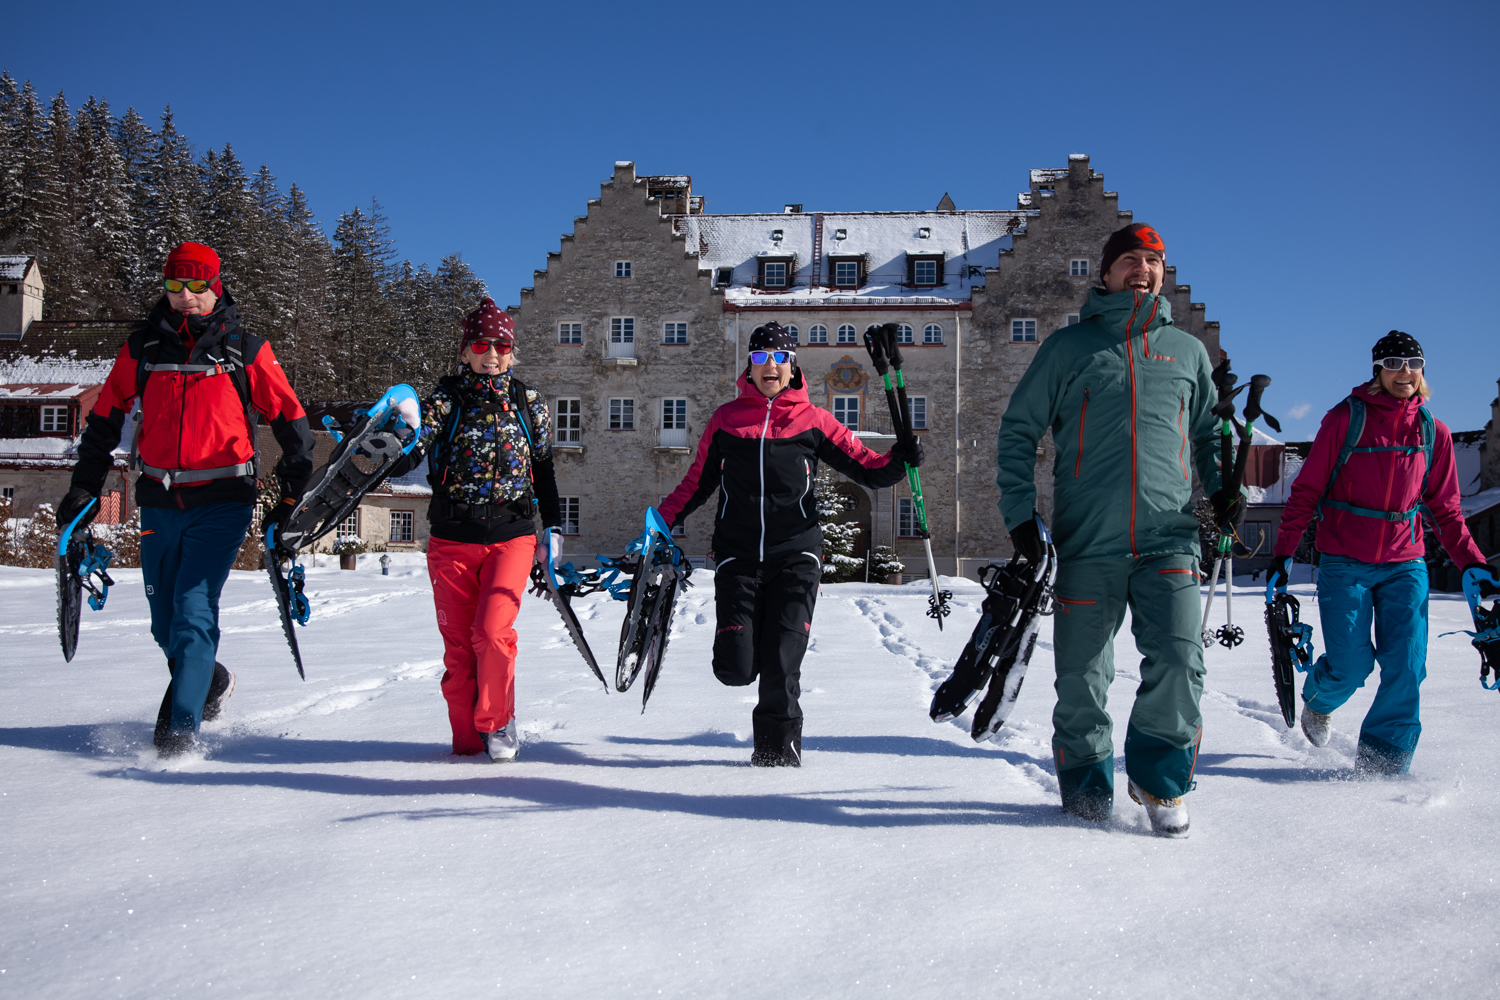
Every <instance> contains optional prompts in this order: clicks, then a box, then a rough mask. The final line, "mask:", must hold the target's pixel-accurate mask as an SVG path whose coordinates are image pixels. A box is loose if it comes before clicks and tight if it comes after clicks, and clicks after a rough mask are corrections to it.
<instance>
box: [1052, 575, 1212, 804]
mask: <svg viewBox="0 0 1500 1000" xmlns="http://www.w3.org/2000/svg"><path fill="white" fill-rule="evenodd" d="M1198 601H1199V592H1198V574H1197V560H1195V559H1194V558H1193V557H1192V556H1188V555H1162V556H1148V557H1145V558H1141V559H1110V560H1100V561H1090V562H1076V563H1064V564H1063V565H1062V566H1061V568H1060V569H1059V571H1058V575H1057V611H1056V614H1055V616H1054V619H1053V621H1054V624H1053V650H1054V656H1055V659H1056V662H1057V685H1056V686H1057V708H1056V709H1054V710H1053V713H1052V730H1053V733H1052V752H1053V755H1054V757H1055V759H1056V763H1057V779H1058V785H1059V786H1060V787H1061V791H1062V798H1063V808H1065V809H1070V810H1072V811H1079V812H1087V811H1089V810H1087V809H1077V810H1074V809H1073V806H1074V805H1075V800H1078V799H1079V798H1080V797H1081V798H1082V799H1086V800H1092V801H1093V803H1094V811H1102V813H1103V814H1105V815H1107V814H1108V803H1109V802H1110V801H1111V800H1112V796H1113V793H1114V770H1115V767H1114V760H1115V755H1114V738H1113V725H1112V723H1111V720H1110V716H1109V711H1108V710H1107V708H1106V702H1107V700H1108V696H1109V686H1110V684H1111V683H1112V682H1113V681H1114V679H1115V653H1114V641H1115V635H1116V633H1118V632H1119V631H1120V626H1121V625H1122V624H1123V623H1124V621H1125V610H1126V608H1127V607H1128V608H1129V609H1130V629H1131V632H1132V633H1134V635H1135V644H1136V648H1137V649H1138V650H1140V652H1141V657H1142V658H1141V683H1140V686H1139V687H1137V688H1136V692H1135V705H1134V706H1133V707H1132V708H1131V711H1130V724H1129V727H1128V728H1127V729H1126V732H1125V772H1126V774H1128V775H1129V776H1130V777H1131V778H1133V779H1134V780H1135V783H1136V784H1137V785H1140V786H1141V787H1142V788H1144V789H1145V790H1146V791H1148V792H1150V793H1151V794H1152V795H1156V796H1158V797H1160V798H1176V797H1178V796H1180V795H1184V794H1186V793H1187V791H1188V790H1189V789H1190V788H1191V787H1192V782H1193V767H1194V765H1195V764H1196V763H1197V757H1198V741H1199V739H1200V738H1201V736H1202V733H1203V716H1202V714H1201V713H1200V711H1199V709H1198V702H1199V699H1200V698H1201V697H1202V696H1203V676H1204V672H1205V671H1204V666H1203V643H1202V640H1201V638H1200V633H1201V630H1202V610H1201V608H1200V607H1199V604H1198Z"/></svg>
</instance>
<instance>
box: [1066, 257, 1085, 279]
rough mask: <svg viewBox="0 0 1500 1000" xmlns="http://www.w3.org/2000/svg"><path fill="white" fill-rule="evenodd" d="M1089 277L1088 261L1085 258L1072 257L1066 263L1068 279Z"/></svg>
mask: <svg viewBox="0 0 1500 1000" xmlns="http://www.w3.org/2000/svg"><path fill="white" fill-rule="evenodd" d="M1088 276H1089V259H1088V258H1087V257H1074V258H1073V259H1072V260H1070V261H1068V277H1070V278H1087V277H1088Z"/></svg>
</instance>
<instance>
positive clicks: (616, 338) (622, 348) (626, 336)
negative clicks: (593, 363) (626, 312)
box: [609, 316, 635, 358]
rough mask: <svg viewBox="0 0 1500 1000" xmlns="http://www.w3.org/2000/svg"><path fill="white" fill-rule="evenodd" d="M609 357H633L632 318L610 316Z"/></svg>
mask: <svg viewBox="0 0 1500 1000" xmlns="http://www.w3.org/2000/svg"><path fill="white" fill-rule="evenodd" d="M609 356H610V357H612V358H633V357H635V317H634V316H611V317H610V318H609Z"/></svg>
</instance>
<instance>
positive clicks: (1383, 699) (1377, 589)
mask: <svg viewBox="0 0 1500 1000" xmlns="http://www.w3.org/2000/svg"><path fill="white" fill-rule="evenodd" d="M1318 617H1319V619H1320V620H1321V622H1322V625H1323V637H1322V638H1323V648H1324V649H1325V650H1327V652H1325V653H1324V654H1323V655H1322V656H1320V657H1318V659H1317V661H1316V662H1314V663H1313V665H1312V667H1311V668H1309V669H1308V672H1307V681H1306V682H1305V683H1304V684H1303V685H1302V700H1303V701H1305V702H1307V705H1308V707H1309V708H1311V709H1312V710H1313V711H1314V712H1321V713H1323V714H1324V715H1329V714H1331V713H1332V712H1333V711H1334V709H1336V708H1339V707H1340V706H1341V705H1343V704H1344V702H1346V701H1348V700H1349V698H1350V696H1351V695H1353V694H1354V692H1355V691H1357V690H1359V689H1360V688H1362V687H1364V685H1365V679H1366V678H1367V677H1369V676H1370V673H1371V672H1372V671H1373V670H1374V669H1375V664H1376V663H1379V664H1380V686H1379V687H1378V688H1376V690H1375V701H1374V702H1373V703H1372V704H1371V705H1370V711H1369V712H1367V713H1366V714H1365V721H1364V723H1363V724H1362V725H1361V726H1360V730H1359V749H1358V759H1357V761H1356V767H1357V769H1359V770H1368V771H1373V772H1378V773H1385V774H1405V773H1406V771H1407V769H1408V768H1410V767H1411V758H1412V754H1413V753H1415V752H1416V749H1417V740H1418V739H1419V738H1420V737H1421V735H1422V721H1421V719H1420V718H1419V717H1418V713H1419V710H1420V708H1421V698H1420V696H1419V694H1418V689H1419V688H1420V687H1421V684H1422V681H1424V680H1426V679H1427V564H1426V563H1425V562H1423V561H1422V560H1421V559H1412V560H1410V561H1408V562H1394V563H1363V562H1357V561H1355V560H1353V559H1347V558H1345V557H1343V556H1324V557H1323V558H1322V560H1321V561H1320V562H1319V564H1318ZM1372 620H1373V624H1374V627H1375V641H1374V642H1373V643H1372V642H1371V641H1370V626H1371V624H1372Z"/></svg>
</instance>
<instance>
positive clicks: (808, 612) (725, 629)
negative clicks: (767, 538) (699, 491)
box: [714, 552, 823, 731]
mask: <svg viewBox="0 0 1500 1000" xmlns="http://www.w3.org/2000/svg"><path fill="white" fill-rule="evenodd" d="M822 576H823V560H822V558H821V557H819V556H815V555H811V554H809V553H806V552H794V553H792V554H791V555H789V556H786V557H780V558H773V559H770V560H767V561H766V562H752V561H751V560H749V559H729V560H726V561H725V562H723V563H720V564H719V567H718V568H717V569H716V570H715V571H714V609H715V613H716V617H717V618H718V629H717V631H716V632H715V634H714V676H715V677H717V678H718V679H719V681H720V682H721V683H723V684H727V685H729V686H731V687H744V686H746V685H748V684H749V683H750V682H751V681H753V680H755V678H756V677H759V678H760V703H759V704H758V705H756V706H755V711H754V713H753V715H752V718H753V719H754V722H755V726H756V730H757V731H760V730H761V729H763V728H767V727H775V726H779V725H784V724H786V723H790V722H793V721H797V720H801V718H802V706H801V705H799V704H798V703H797V698H798V697H799V696H800V695H801V694H802V657H803V655H804V654H805V653H806V652H807V639H808V635H809V633H810V632H811V631H812V617H813V606H814V605H815V604H817V602H818V582H819V580H821V579H822Z"/></svg>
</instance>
